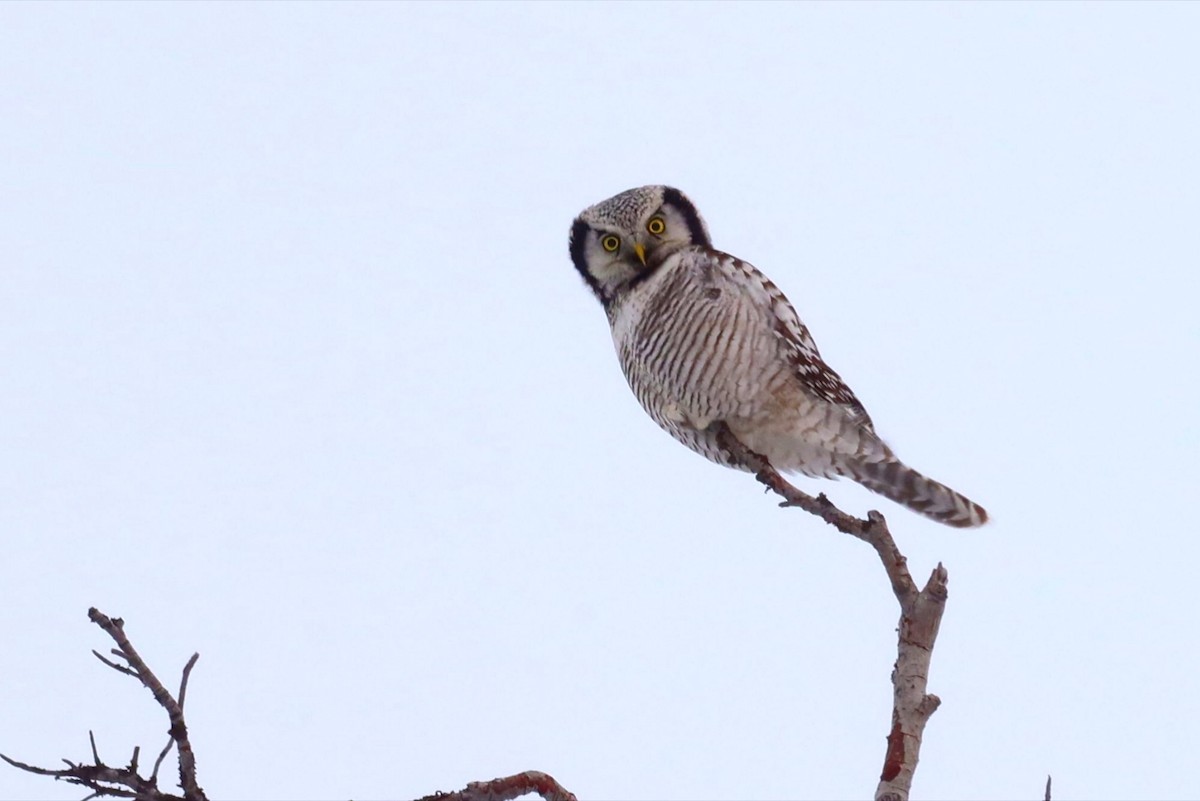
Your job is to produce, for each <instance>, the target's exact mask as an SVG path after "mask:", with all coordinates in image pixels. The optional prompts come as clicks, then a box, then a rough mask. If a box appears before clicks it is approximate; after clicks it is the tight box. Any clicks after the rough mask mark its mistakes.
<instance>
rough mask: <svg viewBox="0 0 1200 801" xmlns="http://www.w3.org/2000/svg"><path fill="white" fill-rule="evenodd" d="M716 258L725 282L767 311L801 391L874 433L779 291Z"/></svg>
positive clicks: (742, 265)
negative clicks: (834, 407)
mask: <svg viewBox="0 0 1200 801" xmlns="http://www.w3.org/2000/svg"><path fill="white" fill-rule="evenodd" d="M718 255H719V256H720V257H721V258H720V259H719V263H720V264H721V266H722V268H724V269H723V272H724V273H725V275H726V278H727V280H730V281H732V282H733V283H734V284H735V285H737V286H738V287H739V288H740V290H741V291H743V292H744V293H746V295H747V296H748V297H750V298H751V299H752V300H753V302H754V303H755V305H756V306H757V307H759V308H761V309H763V310H765V311H766V313H767V317H768V320H767V322H768V324H770V325H771V326H772V329H773V331H774V334H775V336H776V337H777V338H778V340H779V343H780V346H781V348H782V352H783V353H784V355H785V357H786V358H787V360H788V362H789V364H791V366H792V370H793V371H794V372H795V374H796V377H797V378H799V379H800V381H801V383H802V384H803V385H804V388H805V389H806V390H807V391H808V392H809V393H811V394H812V395H813V396H814V397H816V398H819V399H821V400H823V401H825V402H827V403H832V404H836V405H838V406H840V407H842V408H843V409H845V410H846V412H847V413H849V414H850V415H851V416H852V417H854V418H855V419H856V420H857V421H858V422H859V424H860V425H862V426H863V427H864V428H866V429H867V430H868V431H871V432H872V433H874V431H875V424H874V423H872V422H871V417H870V415H868V414H867V410H866V409H864V408H863V405H862V403H861V402H860V401H859V400H858V397H857V396H855V394H854V392H853V390H851V389H850V387H848V386H846V382H845V381H843V380H842V377H841V376H840V375H838V374H837V373H836V372H835V371H834V370H833V368H831V367H830V366H829V365H828V364H826V363H825V360H824V359H822V358H821V353H820V351H818V350H817V343H816V342H814V341H813V338H812V334H810V333H808V328H806V327H805V325H804V323H802V322H800V316H799V315H798V314H796V310H795V309H794V308H792V304H791V303H790V302H789V301H788V299H787V297H786V296H785V295H784V294H783V292H782V291H780V289H779V287H777V286H775V284H774V283H772V281H771V279H769V278H767V277H766V276H765V275H763V274H762V273H761V272H760V271H759V270H758V268H757V267H755V266H754V265H753V264H750V263H748V262H744V261H742V260H741V259H739V258H736V257H734V256H730V255H729V254H726V253H719V254H718Z"/></svg>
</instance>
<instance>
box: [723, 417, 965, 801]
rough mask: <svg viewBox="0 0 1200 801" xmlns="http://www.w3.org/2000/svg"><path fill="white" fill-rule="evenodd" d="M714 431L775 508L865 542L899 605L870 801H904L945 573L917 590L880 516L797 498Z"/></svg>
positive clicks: (928, 705) (921, 724) (821, 499)
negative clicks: (771, 496) (880, 755)
mask: <svg viewBox="0 0 1200 801" xmlns="http://www.w3.org/2000/svg"><path fill="white" fill-rule="evenodd" d="M714 425H716V426H719V428H718V429H717V441H718V442H719V443H720V445H721V447H722V448H724V449H725V450H726V452H728V453H729V455H730V456H732V457H733V458H734V459H735V460H736V461H737V462H740V463H741V464H744V465H746V466H747V467H749V468H750V469H751V470H752V471H753V472H754V474H755V478H757V479H758V480H759V481H760V482H761V483H763V484H764V485H766V486H767V487H768V488H769V489H770V490H771V491H773V492H774V493H775V494H777V495H779V496H780V497H782V498H783V499H784V501H783V503H782V504H780V506H795V507H799V508H800V509H803V510H804V511H806V512H808V513H810V514H814V515H816V516H817V517H819V518H821V519H822V520H824V521H825V522H826V523H828V524H830V525H831V526H833V527H834V528H836V529H837V530H838V531H841V532H843V533H845V534H849V535H850V536H852V537H857V538H858V539H860V540H862V541H863V542H866V543H867V544H869V545H870V546H871V547H872V548H874V549H875V553H876V554H878V555H879V561H880V562H882V563H883V569H884V571H885V572H886V573H887V576H888V580H889V581H890V582H891V584H892V592H893V594H895V596H896V600H897V601H898V602H899V603H900V628H899V635H900V636H899V643H898V646H897V658H896V664H895V666H894V667H893V669H892V726H891V729H890V731H889V732H888V738H887V752H886V754H885V756H884V760H883V771H882V772H881V774H880V777H879V785H878V786H877V787H876V789H875V799H876V801H906V800H907V798H908V794H909V791H910V790H911V788H912V779H913V773H914V772H915V771H916V769H917V760H918V758H919V756H920V752H921V737H922V735H923V734H924V731H925V724H926V723H927V722H928V721H929V716H930V715H932V714H933V713H934V712H935V711H936V710H937V708H938V706H939V705H940V704H941V699H939V698H938V697H937V696H936V695H930V694H927V693H926V692H925V688H926V683H927V681H928V676H929V660H930V658H931V657H932V656H933V645H934V642H935V641H936V640H937V635H938V628H939V627H940V626H941V623H942V613H943V612H944V611H945V608H946V597H947V591H946V582H947V579H948V574H947V572H946V568H944V567H943V566H942V565H941V563H939V564H938V566H937V567H936V568H934V570H933V573H932V575H930V577H929V581H927V582H926V583H925V587H924V588H923V589H921V590H918V589H917V585H916V583H915V582H914V581H913V578H912V574H911V573H909V572H908V561H907V560H906V559H905V558H904V555H903V554H902V553H900V549H899V548H898V547H897V546H896V541H895V540H894V539H892V534H891V532H890V531H889V530H888V526H887V521H886V520H884V518H883V515H881V514H880V513H879V512H876V511H870V512H868V513H867V519H866V520H862V519H860V518H857V517H854V516H853V515H848V514H846V513H845V512H843V511H842V510H841V509H838V508H837V507H836V506H834V505H833V502H831V501H830V500H829V499H828V498H826V497H825V495H824V494H823V493H822V494H821V495H818V496H817V497H815V498H814V497H812V496H811V495H808V494H806V493H804V492H801V491H800V490H798V489H796V488H795V487H793V486H792V485H791V484H789V483H788V482H787V481H785V480H784V478H783V477H782V476H781V475H779V473H778V471H776V470H775V468H773V467H771V464H770V463H769V462H768V461H767V460H766V459H765V458H764V457H762V456H761V455H759V454H757V453H755V452H754V451H752V450H750V449H749V448H747V447H746V446H745V445H743V444H742V443H741V442H740V441H739V440H738V439H737V437H735V436H734V435H733V433H732V432H730V430H729V428H728V427H727V426H726V425H725V424H724V423H716V424H714Z"/></svg>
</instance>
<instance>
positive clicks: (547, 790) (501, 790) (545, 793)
mask: <svg viewBox="0 0 1200 801" xmlns="http://www.w3.org/2000/svg"><path fill="white" fill-rule="evenodd" d="M529 793H537V794H538V795H540V796H541V797H542V798H544V799H545V801H575V795H574V794H573V793H571V792H568V791H567V790H565V789H564V788H563V786H562V785H561V784H559V783H558V782H556V781H555V780H554V777H553V776H550V775H549V774H546V773H542V772H541V771H540V770H527V771H525V772H524V773H518V774H516V775H514V776H505V777H504V778H503V779H492V780H491V781H490V782H471V783H470V784H468V785H467V786H466V787H465V788H463V789H462V790H458V791H457V792H453V793H434V794H433V795H427V796H425V797H424V798H422V799H420V801H510V799H513V798H520V797H521V796H523V795H528V794H529Z"/></svg>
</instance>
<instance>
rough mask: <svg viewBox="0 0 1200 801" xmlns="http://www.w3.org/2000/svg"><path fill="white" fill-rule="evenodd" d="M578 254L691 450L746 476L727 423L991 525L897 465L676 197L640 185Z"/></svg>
mask: <svg viewBox="0 0 1200 801" xmlns="http://www.w3.org/2000/svg"><path fill="white" fill-rule="evenodd" d="M571 260H572V261H573V262H574V263H575V268H576V269H577V270H579V274H580V275H582V276H583V280H584V281H586V282H587V284H588V286H590V287H591V289H592V291H593V292H594V293H595V294H596V297H597V298H599V299H600V303H601V304H603V306H604V311H605V312H606V313H607V314H608V323H609V326H610V327H611V328H612V336H613V342H614V343H615V344H616V347H617V356H618V357H619V358H620V360H621V368H622V369H623V370H624V371H625V377H626V378H627V379H628V381H629V386H630V387H631V388H632V389H633V393H634V394H635V395H636V396H637V399H638V400H639V401H640V402H641V404H642V407H643V408H645V410H646V411H647V412H648V413H649V415H650V416H651V417H652V418H654V421H655V422H656V423H658V424H659V425H660V426H661V427H662V428H664V429H666V431H667V432H668V433H670V434H671V436H673V437H675V439H677V440H679V441H680V442H682V443H683V444H684V445H686V446H688V447H689V448H691V449H692V450H694V451H696V452H697V453H699V454H701V455H702V456H705V457H707V458H709V459H711V460H712V461H714V462H717V463H718V464H722V465H725V466H727V467H734V468H738V469H743V470H745V469H748V468H746V466H745V465H742V464H739V463H737V461H736V460H735V459H734V457H733V456H732V455H731V454H729V453H728V452H726V451H725V450H724V449H723V448H721V447H720V445H719V444H718V439H717V435H716V432H715V431H714V430H713V429H714V427H713V423H715V422H718V421H720V422H723V423H725V425H726V426H727V427H728V429H729V431H730V432H731V433H732V434H733V435H734V436H735V437H737V438H738V440H740V441H741V443H742V444H743V445H745V446H746V447H747V448H749V449H750V450H752V451H754V452H756V453H758V454H761V455H762V456H764V457H765V458H766V459H767V460H768V461H769V462H770V463H771V465H772V466H773V467H775V469H777V470H780V471H785V472H798V473H802V474H804V475H807V476H813V477H819V478H838V477H840V476H847V477H849V478H852V479H853V480H855V481H857V482H858V483H860V484H862V485H863V486H864V487H866V488H867V489H869V490H872V491H873V492H877V493H879V494H880V495H883V496H884V497H887V498H890V499H891V500H893V501H896V502H897V503H901V504H903V505H905V506H907V507H908V508H910V509H912V510H914V511H916V512H919V513H921V514H923V515H926V516H927V517H930V518H932V519H934V520H937V521H938V522H939V523H945V524H946V525H949V526H959V527H967V526H979V525H982V524H983V523H985V522H986V521H987V512H986V511H984V509H983V507H982V506H979V505H978V504H976V503H974V502H972V501H970V500H968V499H967V498H965V497H963V496H962V495H959V494H958V493H957V492H955V491H954V490H952V489H950V488H949V487H946V486H944V485H942V484H939V483H938V482H936V481H933V480H932V479H929V478H926V477H925V476H923V475H921V474H920V473H918V472H917V471H915V470H913V469H912V468H910V467H907V466H906V465H904V464H903V463H901V462H900V461H899V460H898V459H897V458H896V456H895V455H894V454H893V453H892V451H891V449H890V448H889V447H888V446H887V445H885V444H884V442H883V440H881V439H880V438H879V436H878V435H877V434H876V433H875V426H874V424H873V423H872V422H871V418H870V417H868V416H867V411H866V409H864V408H863V405H862V404H861V403H859V401H858V398H856V397H855V396H854V393H853V392H851V391H850V388H849V387H848V386H846V384H845V383H844V382H843V381H842V379H841V377H840V376H839V375H838V374H837V373H835V372H834V371H833V370H832V369H830V367H829V366H828V365H827V364H825V362H824V361H823V360H822V359H821V355H820V353H818V352H817V346H816V344H815V343H814V342H813V339H812V337H811V336H810V335H809V333H808V329H807V328H805V327H804V324H803V323H801V322H800V318H799V317H798V316H797V315H796V311H795V309H793V308H792V304H791V303H789V302H788V299H787V298H786V297H784V295H783V293H782V292H780V291H779V289H777V288H776V287H775V285H774V284H773V283H771V281H770V280H769V279H768V278H767V277H766V276H764V275H763V274H762V273H760V272H759V271H758V270H757V269H756V268H755V267H754V266H753V265H751V264H747V263H746V262H744V261H742V260H740V259H737V258H735V257H733V256H730V255H729V254H728V253H722V252H721V251H719V250H715V249H714V248H713V246H712V240H711V239H709V235H708V228H707V227H706V226H705V224H704V221H703V220H702V219H701V218H700V213H699V212H698V211H696V207H695V206H694V205H692V202H691V201H690V200H688V198H687V197H686V196H685V195H684V194H683V193H682V192H680V191H679V190H678V189H673V188H671V187H668V186H643V187H641V188H639V189H630V190H629V191H627V192H622V193H621V194H619V195H617V196H615V197H611V198H609V199H608V200H605V201H604V202H602V203H597V204H596V205H595V206H592V207H590V208H588V209H585V210H584V211H583V212H582V213H581V214H580V215H579V216H578V217H577V218H576V219H575V223H574V225H573V226H572V228H571Z"/></svg>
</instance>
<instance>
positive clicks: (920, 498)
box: [843, 459, 988, 528]
mask: <svg viewBox="0 0 1200 801" xmlns="http://www.w3.org/2000/svg"><path fill="white" fill-rule="evenodd" d="M843 468H844V470H845V474H846V476H847V477H849V478H852V479H854V480H855V481H857V482H858V483H859V484H862V485H863V486H864V487H866V488H867V489H869V490H871V491H872V492H877V493H879V494H880V495H882V496H883V497H885V498H888V499H890V500H893V501H895V502H896V503H899V504H902V505H904V506H907V507H908V508H909V509H912V510H913V511H914V512H917V513H918V514H922V515H925V516H926V517H928V518H930V519H931V520H936V521H937V522H939V523H944V524H945V525H947V526H954V527H955V528H972V527H974V526H982V525H983V524H984V523H986V522H987V521H988V513H987V510H986V509H984V508H983V507H982V506H980V505H979V504H977V503H975V502H974V501H972V500H971V499H970V498H967V497H966V496H965V495H962V494H960V493H957V492H955V491H954V490H952V489H950V488H949V487H947V486H946V485H945V484H941V483H939V482H937V481H934V480H933V479H932V478H929V477H927V476H924V475H922V474H920V473H918V472H917V471H916V470H913V469H912V468H911V467H909V466H908V465H906V464H904V463H903V462H900V461H897V460H895V459H889V460H887V461H882V462H878V461H872V462H868V461H862V460H850V459H848V460H846V461H845V463H844V465H843Z"/></svg>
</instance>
